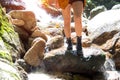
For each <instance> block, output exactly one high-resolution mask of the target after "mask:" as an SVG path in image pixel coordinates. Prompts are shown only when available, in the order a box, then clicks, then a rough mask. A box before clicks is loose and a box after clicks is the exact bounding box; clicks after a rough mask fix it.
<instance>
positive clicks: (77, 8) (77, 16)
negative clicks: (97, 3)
mask: <svg viewBox="0 0 120 80" xmlns="http://www.w3.org/2000/svg"><path fill="white" fill-rule="evenodd" d="M72 8H73V11H74V21H75V31H76V36H77V45H76V48H77V54H78V55H79V54H82V43H81V38H82V12H83V1H75V2H73V3H72Z"/></svg>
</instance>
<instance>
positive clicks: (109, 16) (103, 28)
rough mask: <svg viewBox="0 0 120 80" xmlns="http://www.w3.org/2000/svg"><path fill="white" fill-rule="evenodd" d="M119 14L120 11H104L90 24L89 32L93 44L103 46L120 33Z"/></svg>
mask: <svg viewBox="0 0 120 80" xmlns="http://www.w3.org/2000/svg"><path fill="white" fill-rule="evenodd" d="M119 13H120V10H119V9H118V10H109V11H104V12H101V13H99V14H98V15H97V16H95V17H94V18H93V19H91V20H90V21H89V22H88V27H87V30H88V32H89V37H90V38H91V40H92V42H93V43H95V44H98V45H102V44H104V43H105V42H106V41H107V40H108V39H111V38H112V37H113V36H114V35H115V34H116V33H118V32H119V31H120V27H119V25H120V22H119V21H120V17H119ZM114 15H115V16H114Z"/></svg>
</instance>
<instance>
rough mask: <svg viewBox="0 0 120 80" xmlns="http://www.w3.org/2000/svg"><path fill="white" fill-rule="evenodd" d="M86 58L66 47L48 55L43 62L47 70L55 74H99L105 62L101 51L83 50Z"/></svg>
mask: <svg viewBox="0 0 120 80" xmlns="http://www.w3.org/2000/svg"><path fill="white" fill-rule="evenodd" d="M83 52H84V57H81V56H77V55H76V54H75V53H74V52H73V51H67V52H66V49H65V47H62V48H60V49H56V50H53V51H51V52H49V53H46V55H45V58H44V60H43V62H44V64H45V67H46V70H48V71H53V72H54V71H55V72H72V73H86V74H92V73H95V72H99V71H100V69H101V67H102V66H103V65H104V62H105V55H103V52H102V51H101V50H99V49H94V48H93V49H92V48H91V49H90V48H89V49H85V50H83Z"/></svg>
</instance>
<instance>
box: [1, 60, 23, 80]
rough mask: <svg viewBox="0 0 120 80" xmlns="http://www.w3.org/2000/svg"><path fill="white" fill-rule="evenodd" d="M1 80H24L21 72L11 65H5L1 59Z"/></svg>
mask: <svg viewBox="0 0 120 80" xmlns="http://www.w3.org/2000/svg"><path fill="white" fill-rule="evenodd" d="M0 79H1V80H22V78H21V76H20V74H19V71H18V70H17V69H16V67H15V66H13V65H11V64H10V63H5V61H1V59H0Z"/></svg>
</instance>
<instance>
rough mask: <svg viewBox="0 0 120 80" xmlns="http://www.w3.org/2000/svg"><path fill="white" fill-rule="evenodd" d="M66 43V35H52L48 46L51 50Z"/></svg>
mask: <svg viewBox="0 0 120 80" xmlns="http://www.w3.org/2000/svg"><path fill="white" fill-rule="evenodd" d="M63 45H64V37H63V36H61V35H58V36H55V37H52V38H51V39H50V40H49V41H48V42H47V43H46V46H47V48H48V49H49V50H52V49H57V48H60V47H62V46H63Z"/></svg>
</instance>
